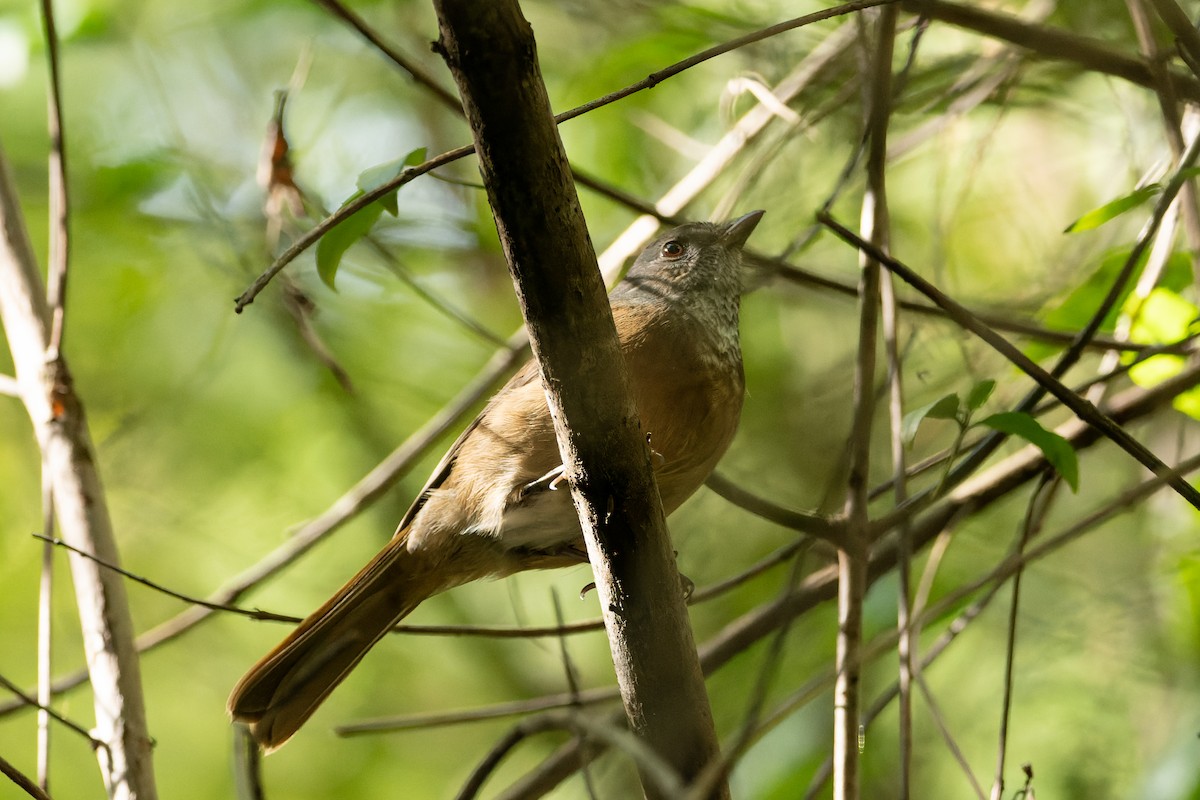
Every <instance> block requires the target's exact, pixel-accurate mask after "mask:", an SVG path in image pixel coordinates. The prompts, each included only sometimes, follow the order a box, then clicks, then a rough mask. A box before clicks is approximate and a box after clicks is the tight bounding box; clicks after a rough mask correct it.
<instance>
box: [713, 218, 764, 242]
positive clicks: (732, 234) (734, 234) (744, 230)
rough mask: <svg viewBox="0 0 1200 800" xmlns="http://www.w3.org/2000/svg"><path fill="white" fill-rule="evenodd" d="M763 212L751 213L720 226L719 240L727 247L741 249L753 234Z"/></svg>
mask: <svg viewBox="0 0 1200 800" xmlns="http://www.w3.org/2000/svg"><path fill="white" fill-rule="evenodd" d="M765 213H767V212H765V211H751V212H750V213H749V214H746V215H745V216H741V217H738V218H737V219H732V220H730V221H729V222H726V223H725V224H724V225H722V226H721V227H722V231H721V240H722V241H723V242H724V243H725V244H726V246H728V247H741V246H742V245H744V244H745V243H746V240H747V239H749V238H750V234H751V233H753V232H754V229H755V227H757V226H758V221H759V220H760V219H762V216H763V214H765Z"/></svg>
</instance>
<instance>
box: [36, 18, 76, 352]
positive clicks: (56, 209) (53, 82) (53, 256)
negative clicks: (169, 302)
mask: <svg viewBox="0 0 1200 800" xmlns="http://www.w3.org/2000/svg"><path fill="white" fill-rule="evenodd" d="M41 11H42V26H43V27H44V28H45V36H46V60H47V62H48V65H49V72H50V93H49V96H48V98H47V101H48V108H47V120H46V122H47V128H48V130H49V134H50V154H49V156H50V181H49V184H50V254H49V260H50V263H49V269H48V271H47V282H46V304H47V305H48V306H49V307H50V315H51V316H50V338H49V344H48V347H47V349H46V357H47V360H49V361H57V360H58V357H59V354H60V353H61V352H62V344H63V327H64V325H65V324H66V305H67V267H68V264H69V261H70V233H69V221H70V193H69V189H68V184H67V138H66V130H65V129H64V128H63V111H62V76H61V74H60V69H59V61H60V59H59V53H58V32H57V31H56V29H55V22H54V4H53V2H51V0H42V2H41Z"/></svg>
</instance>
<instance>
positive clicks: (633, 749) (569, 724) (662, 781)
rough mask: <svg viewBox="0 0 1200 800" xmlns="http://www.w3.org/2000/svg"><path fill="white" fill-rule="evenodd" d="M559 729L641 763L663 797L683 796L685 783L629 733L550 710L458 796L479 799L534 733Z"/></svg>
mask: <svg viewBox="0 0 1200 800" xmlns="http://www.w3.org/2000/svg"><path fill="white" fill-rule="evenodd" d="M556 730H566V731H571V732H573V733H575V734H576V735H579V736H586V737H588V738H589V739H594V740H596V741H597V742H600V743H603V744H604V745H607V746H608V747H613V748H616V749H618V750H620V751H621V752H622V753H625V754H626V755H628V756H629V758H630V759H631V760H632V761H633V762H634V763H635V764H637V766H638V771H639V773H640V774H641V775H642V777H643V779H649V780H650V782H651V783H652V784H653V788H654V789H655V790H656V791H657V792H658V793H659V794H660V795H661V796H663V797H679V796H681V795H682V792H683V783H682V781H681V780H680V778H679V776H678V775H677V774H676V772H675V770H673V769H672V768H671V766H670V765H669V764H668V763H666V762H665V761H664V760H663V759H662V758H661V757H660V756H659V755H658V753H656V752H654V750H652V749H651V748H650V747H648V746H647V745H646V744H645V743H644V742H642V741H641V740H640V739H638V738H637V737H636V736H634V735H633V734H632V733H630V732H629V731H628V730H626V729H624V728H620V727H617V726H614V725H609V724H605V723H603V722H599V721H597V720H594V719H591V718H590V717H587V716H585V715H583V714H580V713H577V712H573V711H547V712H546V713H544V714H539V715H538V716H536V717H531V718H530V719H527V720H522V721H521V722H519V723H517V725H516V726H514V727H513V729H512V730H511V731H509V733H508V734H507V735H506V736H505V737H504V738H503V739H502V740H501V741H500V742H498V743H497V744H496V746H495V747H494V748H493V749H492V750H491V752H489V753H488V754H487V756H486V757H485V758H484V760H483V761H481V762H480V763H479V765H478V766H477V767H476V768H475V770H474V771H473V772H472V773H471V777H470V778H469V779H468V780H467V783H466V784H464V785H463V788H462V789H461V790H460V791H459V793H458V795H457V797H458V800H471V798H474V797H476V796H477V795H478V794H479V790H480V789H481V788H483V783H484V781H486V780H487V778H488V776H490V775H491V773H492V772H494V771H495V769H496V767H497V766H499V764H500V762H501V761H502V760H503V759H504V758H505V756H507V755H508V754H509V753H510V752H511V751H512V749H513V748H514V747H516V746H517V745H518V744H520V743H521V742H522V741H524V740H525V739H527V738H529V737H530V736H533V735H534V734H538V733H545V732H547V731H556Z"/></svg>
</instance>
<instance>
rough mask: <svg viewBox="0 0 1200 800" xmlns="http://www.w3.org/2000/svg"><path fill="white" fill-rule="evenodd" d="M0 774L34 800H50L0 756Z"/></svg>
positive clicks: (24, 775) (39, 788)
mask: <svg viewBox="0 0 1200 800" xmlns="http://www.w3.org/2000/svg"><path fill="white" fill-rule="evenodd" d="M0 774H3V775H4V776H5V777H7V778H8V779H9V780H10V781H12V782H13V783H15V784H16V785H17V788H19V789H20V790H21V791H23V792H25V794H27V795H29V796H30V797H32V798H34V800H50V795H48V794H46V792H45V791H44V790H43V789H42V788H41V787H40V786H38V785H37V784H36V783H34V782H33V781H31V780H30V779H29V776H27V775H26V774H25V773H23V772H21V770H19V769H17V768H16V767H14V766H13V765H12V764H11V763H9V761H8V760H7V759H6V758H4V757H3V756H0Z"/></svg>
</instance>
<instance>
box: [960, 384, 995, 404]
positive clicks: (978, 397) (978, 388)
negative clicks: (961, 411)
mask: <svg viewBox="0 0 1200 800" xmlns="http://www.w3.org/2000/svg"><path fill="white" fill-rule="evenodd" d="M995 388H996V382H995V381H990V380H989V381H980V382H979V383H977V384H975V385H974V386H972V387H971V391H970V392H968V393H967V410H968V411H978V410H979V409H980V408H982V407H983V404H984V403H986V402H987V400H988V398H989V397H991V396H992V392H993V391H994V390H995Z"/></svg>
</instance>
